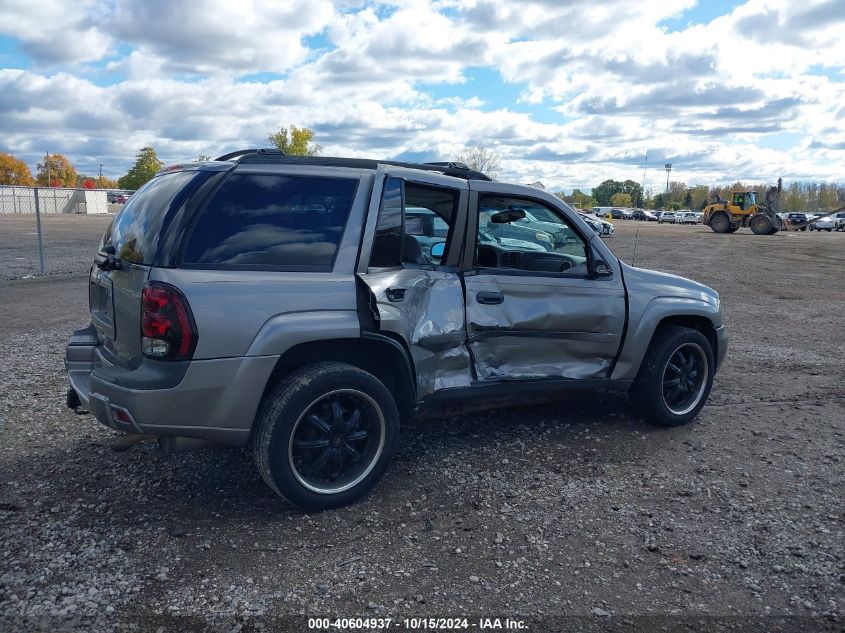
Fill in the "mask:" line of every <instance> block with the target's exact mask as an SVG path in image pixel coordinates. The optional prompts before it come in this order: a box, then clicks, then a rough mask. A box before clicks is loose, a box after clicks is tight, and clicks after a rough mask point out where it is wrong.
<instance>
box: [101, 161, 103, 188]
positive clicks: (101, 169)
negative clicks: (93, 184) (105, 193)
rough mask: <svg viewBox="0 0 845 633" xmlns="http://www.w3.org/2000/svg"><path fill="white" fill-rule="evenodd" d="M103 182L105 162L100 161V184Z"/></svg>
mask: <svg viewBox="0 0 845 633" xmlns="http://www.w3.org/2000/svg"><path fill="white" fill-rule="evenodd" d="M102 184H103V163H100V186H102Z"/></svg>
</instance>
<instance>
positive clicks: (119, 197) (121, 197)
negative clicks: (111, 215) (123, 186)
mask: <svg viewBox="0 0 845 633" xmlns="http://www.w3.org/2000/svg"><path fill="white" fill-rule="evenodd" d="M128 199H129V196H128V195H126V194H125V193H123V192H120V191H107V192H106V200H107V201H108V203H109V204H124V203H125V202H126V201H127V200H128Z"/></svg>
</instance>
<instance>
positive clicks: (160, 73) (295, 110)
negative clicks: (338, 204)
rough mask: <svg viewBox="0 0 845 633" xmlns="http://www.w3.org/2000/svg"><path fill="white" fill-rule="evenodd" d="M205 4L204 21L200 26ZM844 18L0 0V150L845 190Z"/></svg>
mask: <svg viewBox="0 0 845 633" xmlns="http://www.w3.org/2000/svg"><path fill="white" fill-rule="evenodd" d="M200 7H201V8H200ZM843 34H845V1H843V0H800V1H796V0H748V1H729V0H725V1H721V2H720V1H717V0H698V1H696V0H640V1H631V0H601V1H597V0H427V1H426V0H397V1H395V2H383V3H382V2H368V1H364V0H359V1H356V0H335V1H334V2H332V1H329V0H277V1H275V2H274V1H271V0H264V1H258V0H255V1H251V0H239V1H238V2H232V1H231V0H203V2H187V1H186V0H145V1H143V2H138V1H133V2H130V1H123V0H39V1H38V2H32V0H0V151H6V152H11V153H13V154H15V155H17V156H19V157H21V158H23V159H24V160H25V161H26V162H28V163H29V164H30V165H32V166H33V168H34V166H35V164H36V163H37V162H38V160H39V158H40V157H41V156H43V155H44V152H45V151H50V152H59V153H63V154H65V155H66V156H68V157H69V158H70V159H71V160H72V162H74V163H75V164H76V166H77V168H78V169H79V170H80V171H82V172H85V173H89V174H96V172H97V165H98V164H100V163H102V164H103V165H104V167H103V170H104V173H105V174H106V175H109V176H113V177H117V176H120V175H122V174H123V173H125V171H126V170H127V169H128V167H129V166H130V165H131V164H132V162H133V156H134V154H135V153H136V152H137V151H138V149H139V148H140V147H142V146H145V145H152V146H153V147H155V149H156V150H157V151H158V154H159V156H160V157H161V158H162V159H163V160H165V161H166V162H177V161H184V160H190V159H192V158H194V157H195V156H197V155H198V154H201V153H202V154H209V155H212V156H216V155H219V154H222V153H224V152H227V151H230V150H233V149H239V148H243V147H255V146H266V145H267V142H266V137H267V134H268V133H269V132H270V131H272V130H274V129H278V128H279V126H281V125H286V124H288V123H294V124H296V125H305V126H308V127H311V128H313V129H315V130H316V131H317V135H318V139H317V140H318V141H319V142H320V143H321V144H322V145H323V146H324V153H325V154H328V155H338V156H362V157H364V156H365V157H375V158H382V157H383V158H392V159H400V160H413V161H418V160H445V159H450V158H454V155H455V154H456V152H458V151H459V150H460V149H461V148H462V147H464V146H470V145H480V146H485V147H488V148H491V149H493V150H495V151H496V152H497V153H498V154H499V155H500V156H501V158H502V166H503V177H504V178H506V179H509V180H517V181H535V180H541V181H543V182H544V183H545V184H546V185H547V186H550V187H552V188H554V189H565V190H569V189H571V188H573V187H580V188H587V189H588V188H590V187H591V186H594V185H597V184H598V183H599V182H601V181H602V180H604V179H605V178H617V179H626V178H631V179H633V180H637V181H641V180H642V178H643V165H644V160H645V159H644V156H645V155H646V153H647V154H648V164H649V165H650V166H651V167H654V168H653V169H650V171H649V174H648V176H647V188H648V187H651V188H654V189H656V190H659V189H661V188H662V187H663V186H665V185H661V184H660V183H661V182H662V183H665V172H664V171H663V164H664V163H666V162H671V163H672V164H673V172H672V180H680V181H684V182H687V183H689V184H694V183H702V184H713V183H722V182H733V181H734V180H736V179H737V178H740V179H742V180H745V181H748V182H750V181H761V182H764V181H769V182H771V181H773V180H775V179H776V178H777V177H778V176H783V178H784V180H785V181H790V180H795V179H801V180H828V181H837V182H842V181H845V39H843Z"/></svg>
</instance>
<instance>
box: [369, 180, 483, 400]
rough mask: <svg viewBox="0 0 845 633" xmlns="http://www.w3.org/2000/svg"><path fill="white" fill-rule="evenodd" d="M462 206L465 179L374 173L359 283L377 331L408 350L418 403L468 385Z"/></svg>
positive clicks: (466, 194) (469, 366) (465, 185)
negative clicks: (371, 300) (372, 306)
mask: <svg viewBox="0 0 845 633" xmlns="http://www.w3.org/2000/svg"><path fill="white" fill-rule="evenodd" d="M467 199H468V186H467V181H466V180H461V179H457V178H451V177H449V176H443V175H441V174H438V173H430V174H429V173H426V174H420V173H419V171H416V170H407V169H402V168H388V169H385V168H383V167H382V168H379V170H378V172H377V174H376V180H375V183H374V186H373V197H372V202H371V204H370V212H369V215H368V221H367V228H366V230H365V236H364V242H363V244H362V248H361V260H360V262H359V265H358V277H359V278H360V279H361V280H362V281H363V282H364V284H365V285H366V287H367V288H368V289H369V291H370V292H371V293H372V295H373V296H374V297H375V301H376V306H377V310H378V316H379V318H378V323H377V328H378V330H379V331H380V332H382V333H387V334H388V335H393V336H399V337H401V338H402V339H403V341H404V343H405V345H406V346H407V348H408V349H409V350H410V352H411V356H412V359H413V361H414V366H415V369H416V374H417V396H418V397H419V398H422V397H424V396H426V395H429V394H431V393H432V392H434V391H437V390H439V389H444V388H448V387H466V386H469V384H470V381H471V362H470V355H469V350H468V349H467V346H466V321H465V318H464V294H463V288H462V286H461V279H460V269H459V266H458V264H459V259H460V255H461V246H462V237H463V232H464V226H465V224H466V206H467Z"/></svg>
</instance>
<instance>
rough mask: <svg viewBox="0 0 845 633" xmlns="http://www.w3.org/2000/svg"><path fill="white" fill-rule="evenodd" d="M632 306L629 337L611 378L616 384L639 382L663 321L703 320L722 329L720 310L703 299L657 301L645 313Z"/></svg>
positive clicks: (634, 305) (656, 298)
mask: <svg viewBox="0 0 845 633" xmlns="http://www.w3.org/2000/svg"><path fill="white" fill-rule="evenodd" d="M631 304H632V305H631V309H630V313H629V321H628V333H627V335H626V337H625V342H624V344H623V346H622V352H621V354H620V355H619V360H618V361H617V363H616V366H615V367H614V369H613V375H612V376H611V378H612V379H614V380H633V379H634V378H636V376H637V372H638V371H639V369H640V365H641V364H642V361H643V358H644V357H645V354H646V351H648V346H649V344H650V343H651V339H652V337H653V336H654V332H655V330H656V329H657V326H658V325H660V322H661V321H663V320H664V319H667V318H670V317H699V318H701V317H703V318H705V319H707V320H708V321H709V322H710V323H711V324H712V326H713V329H714V330H718V329H719V328H721V327H722V313H721V310H720V309H719V306H718V305H714V304H713V303H711V302H709V301H704V300H703V299H696V298H691V297H654V298H652V299H651V300H650V301H649V302H648V303H647V304H646V305H645V306H644V307H643V308H642V309H637V306H636V302H635V301H631ZM714 352H715V350H714ZM720 354H721V352H720Z"/></svg>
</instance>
